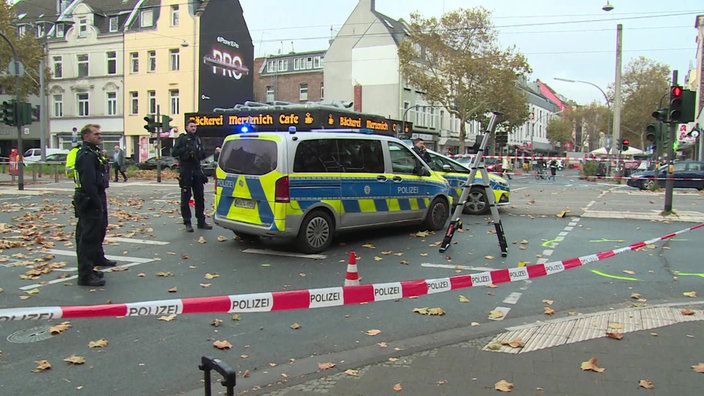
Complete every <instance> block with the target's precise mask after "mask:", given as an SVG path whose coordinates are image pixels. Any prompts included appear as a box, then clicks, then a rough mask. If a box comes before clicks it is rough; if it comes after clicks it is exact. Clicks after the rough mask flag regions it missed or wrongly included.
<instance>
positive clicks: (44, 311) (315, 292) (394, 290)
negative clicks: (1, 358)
mask: <svg viewBox="0 0 704 396" xmlns="http://www.w3.org/2000/svg"><path fill="white" fill-rule="evenodd" d="M702 227H704V223H701V224H698V225H696V226H693V227H689V228H686V229H683V230H680V231H677V232H673V233H671V234H667V235H663V236H661V237H658V238H654V239H651V240H647V241H643V242H638V243H634V244H632V245H630V246H627V247H623V248H619V249H615V250H610V251H606V252H601V253H597V254H590V255H586V256H581V257H576V258H571V259H567V260H561V261H553V262H548V263H542V264H533V265H528V266H525V267H515V268H506V269H499V270H493V271H484V272H479V273H476V274H469V275H458V276H452V277H447V278H435V279H421V280H411V281H401V282H389V283H378V284H370V285H355V286H340V287H326V288H320V289H307V290H292V291H278V292H265V293H253V294H235V295H229V296H213V297H194V298H183V299H171V300H157V301H144V302H135V303H124V304H102V305H84V306H64V307H29V308H4V309H0V322H4V321H11V320H42V319H76V318H98V317H124V316H164V315H172V314H175V315H183V314H205V313H253V312H271V311H287V310H294V309H312V308H327V307H336V306H341V305H349V304H361V303H370V302H379V301H386V300H397V299H400V298H410V297H418V296H422V295H426V294H435V293H442V292H448V291H452V290H457V289H464V288H468V287H473V286H488V285H492V284H494V285H496V284H501V283H508V282H517V281H522V280H528V279H533V278H538V277H541V276H547V275H554V274H557V273H559V272H562V271H564V270H568V269H572V268H577V267H579V266H582V265H585V264H589V263H593V262H596V261H600V260H604V259H607V258H610V257H613V256H615V255H617V254H620V253H623V252H627V251H633V250H637V249H640V248H642V247H645V246H647V245H651V244H653V243H656V242H659V241H664V240H666V239H670V238H673V237H675V236H677V235H680V234H683V233H685V232H689V231H692V230H696V229H698V228H702Z"/></svg>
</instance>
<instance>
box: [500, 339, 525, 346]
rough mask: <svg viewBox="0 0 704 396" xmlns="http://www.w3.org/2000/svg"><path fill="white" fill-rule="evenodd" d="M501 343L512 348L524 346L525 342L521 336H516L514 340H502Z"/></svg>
mask: <svg viewBox="0 0 704 396" xmlns="http://www.w3.org/2000/svg"><path fill="white" fill-rule="evenodd" d="M501 345H506V346H510V347H511V348H523V345H525V344H524V342H523V340H522V339H521V337H518V338H514V339H513V340H510V341H502V342H501Z"/></svg>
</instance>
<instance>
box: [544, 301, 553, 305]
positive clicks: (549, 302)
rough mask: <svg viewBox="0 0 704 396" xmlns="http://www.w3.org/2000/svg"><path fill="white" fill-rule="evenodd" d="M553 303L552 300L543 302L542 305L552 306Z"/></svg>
mask: <svg viewBox="0 0 704 396" xmlns="http://www.w3.org/2000/svg"><path fill="white" fill-rule="evenodd" d="M554 302H555V301H553V300H543V303H545V304H547V305H552V304H553V303H554Z"/></svg>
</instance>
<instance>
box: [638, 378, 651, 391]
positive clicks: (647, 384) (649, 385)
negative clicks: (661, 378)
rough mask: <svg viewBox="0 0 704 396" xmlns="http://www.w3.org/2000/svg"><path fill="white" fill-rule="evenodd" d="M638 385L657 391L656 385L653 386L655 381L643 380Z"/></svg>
mask: <svg viewBox="0 0 704 396" xmlns="http://www.w3.org/2000/svg"><path fill="white" fill-rule="evenodd" d="M638 385H639V386H640V387H641V388H645V389H655V385H653V381H651V380H649V379H642V380H640V381H638Z"/></svg>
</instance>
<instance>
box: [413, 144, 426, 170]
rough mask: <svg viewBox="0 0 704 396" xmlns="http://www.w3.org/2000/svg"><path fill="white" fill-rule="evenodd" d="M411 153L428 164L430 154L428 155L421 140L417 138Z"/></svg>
mask: <svg viewBox="0 0 704 396" xmlns="http://www.w3.org/2000/svg"><path fill="white" fill-rule="evenodd" d="M413 151H415V152H416V154H418V155H419V156H420V158H422V159H423V161H425V163H426V164H430V153H428V149H426V148H425V141H424V140H423V139H421V138H418V139H416V140H415V141H414V142H413Z"/></svg>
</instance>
